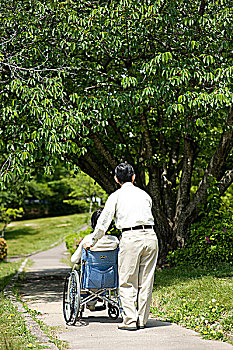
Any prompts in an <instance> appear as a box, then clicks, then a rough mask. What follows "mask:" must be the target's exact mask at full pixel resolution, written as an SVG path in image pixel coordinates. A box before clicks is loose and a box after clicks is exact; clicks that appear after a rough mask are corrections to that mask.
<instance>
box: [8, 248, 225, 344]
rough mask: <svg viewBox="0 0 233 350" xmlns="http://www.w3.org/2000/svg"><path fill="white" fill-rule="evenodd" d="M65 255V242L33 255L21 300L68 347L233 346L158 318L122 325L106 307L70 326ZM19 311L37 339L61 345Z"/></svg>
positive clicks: (88, 312) (45, 342)
mask: <svg viewBox="0 0 233 350" xmlns="http://www.w3.org/2000/svg"><path fill="white" fill-rule="evenodd" d="M65 256H67V252H66V248H65V244H64V243H62V244H60V245H58V246H56V247H53V248H51V249H49V250H47V251H44V252H40V253H37V254H35V255H33V256H31V258H30V260H32V261H33V263H34V264H33V265H32V266H30V267H29V268H28V269H27V270H28V271H27V272H26V274H25V277H24V279H23V281H22V282H21V289H20V293H21V300H22V301H23V302H24V303H25V304H26V305H27V306H28V307H29V308H30V309H34V310H38V311H39V312H40V313H41V314H40V315H37V317H36V318H37V319H40V320H42V321H43V323H44V324H46V325H47V326H49V327H56V335H57V337H58V338H59V339H60V340H62V341H66V342H68V344H69V345H68V346H69V350H109V349H120V350H155V349H156V350H230V349H231V350H232V345H231V344H228V343H223V342H220V341H211V340H204V339H201V337H200V335H199V334H198V333H196V332H194V331H192V330H190V329H185V328H182V327H180V326H178V325H176V324H171V323H168V322H161V321H158V320H156V319H150V320H149V322H148V327H146V328H145V329H143V330H139V331H136V332H128V331H120V330H118V329H117V325H118V324H119V322H120V319H118V320H111V319H110V318H109V317H107V312H106V311H96V312H91V311H88V310H87V311H86V310H85V312H84V315H83V319H82V321H81V322H78V323H77V324H76V325H75V326H67V325H66V324H65V321H64V318H63V313H62V291H63V285H64V277H65V275H66V274H67V272H68V271H70V267H69V266H67V265H66V264H65V263H63V262H61V260H62V259H64V258H65ZM22 269H23V268H22ZM19 273H20V272H19ZM15 278H17V277H15ZM8 293H10V287H8ZM8 295H9V294H8ZM14 302H15V301H14ZM16 302H17V301H16ZM19 304H20V303H19ZM20 305H21V304H20ZM21 306H22V305H21ZM23 310H24V309H23ZM20 312H23V314H24V315H26V319H28V320H29V321H28V327H32V330H33V328H34V327H35V328H34V330H33V331H34V333H33V334H35V335H36V336H38V335H39V336H38V341H40V342H42V343H43V345H45V346H46V349H55V350H57V349H58V348H57V347H56V346H55V345H54V344H53V343H51V342H49V339H48V337H47V336H46V335H44V333H43V332H42V331H40V330H39V328H37V327H39V326H38V324H37V323H36V322H35V321H33V320H32V319H31V317H30V315H28V313H27V312H25V311H20ZM31 322H35V324H34V323H31Z"/></svg>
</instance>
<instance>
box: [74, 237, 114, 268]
mask: <svg viewBox="0 0 233 350" xmlns="http://www.w3.org/2000/svg"><path fill="white" fill-rule="evenodd" d="M92 236H93V233H91V234H90V235H87V236H85V237H84V238H83V240H82V241H81V243H80V244H79V246H78V248H77V249H76V251H75V252H74V254H73V255H72V256H71V262H72V264H75V263H79V261H80V260H81V255H82V249H83V245H84V243H91V242H92ZM118 245H119V240H118V238H117V237H115V236H111V235H105V236H103V237H102V238H100V239H99V240H98V241H97V242H96V244H95V245H94V246H93V247H91V248H90V250H91V251H93V252H97V251H106V250H114V249H116V248H117V247H118Z"/></svg>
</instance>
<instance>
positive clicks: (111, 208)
mask: <svg viewBox="0 0 233 350" xmlns="http://www.w3.org/2000/svg"><path fill="white" fill-rule="evenodd" d="M116 200H117V195H116V192H114V193H112V194H111V195H110V196H109V197H108V200H107V202H106V203H105V206H104V209H103V211H102V213H101V215H100V217H99V219H98V221H97V224H96V227H95V230H94V232H93V233H92V242H91V244H90V245H89V244H88V243H85V244H84V248H85V249H86V248H90V247H93V246H94V245H95V244H96V242H97V241H98V239H100V238H101V237H103V236H104V235H105V232H106V231H107V229H108V228H109V226H110V224H111V222H112V219H113V217H114V214H115V210H116Z"/></svg>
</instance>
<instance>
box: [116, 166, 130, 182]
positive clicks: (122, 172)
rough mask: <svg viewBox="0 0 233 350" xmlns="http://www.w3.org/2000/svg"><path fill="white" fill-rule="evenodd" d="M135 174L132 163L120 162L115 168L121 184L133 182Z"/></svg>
mask: <svg viewBox="0 0 233 350" xmlns="http://www.w3.org/2000/svg"><path fill="white" fill-rule="evenodd" d="M134 174H135V172H134V168H133V167H132V165H130V164H127V163H121V164H119V165H118V166H117V167H116V169H115V175H116V177H117V178H118V181H119V182H120V183H121V184H124V183H125V182H132V176H133V175H134Z"/></svg>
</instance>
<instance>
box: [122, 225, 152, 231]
mask: <svg viewBox="0 0 233 350" xmlns="http://www.w3.org/2000/svg"><path fill="white" fill-rule="evenodd" d="M147 228H149V229H153V228H154V226H153V225H138V226H134V227H127V228H123V229H122V230H121V231H122V232H124V231H132V230H145V229H147Z"/></svg>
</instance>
